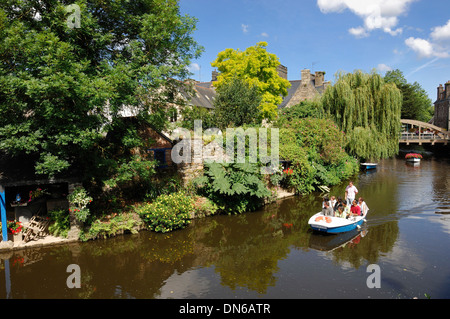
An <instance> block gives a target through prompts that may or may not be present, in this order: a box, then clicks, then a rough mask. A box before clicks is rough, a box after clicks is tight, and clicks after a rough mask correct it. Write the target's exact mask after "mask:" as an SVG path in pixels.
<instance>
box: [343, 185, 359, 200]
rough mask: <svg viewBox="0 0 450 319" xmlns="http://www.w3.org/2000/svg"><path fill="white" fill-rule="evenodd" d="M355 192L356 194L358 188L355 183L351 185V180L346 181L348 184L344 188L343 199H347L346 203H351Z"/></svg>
mask: <svg viewBox="0 0 450 319" xmlns="http://www.w3.org/2000/svg"><path fill="white" fill-rule="evenodd" d="M356 194H358V189H357V188H356V186H355V185H353V182H352V181H350V182H349V183H348V186H347V187H346V188H345V199H346V200H347V204H348V205H351V204H352V203H353V200H354V199H355V197H356Z"/></svg>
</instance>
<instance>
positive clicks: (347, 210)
mask: <svg viewBox="0 0 450 319" xmlns="http://www.w3.org/2000/svg"><path fill="white" fill-rule="evenodd" d="M342 207H343V211H344V214H345V218H347V217H348V216H350V205H347V201H345V200H344V201H342Z"/></svg>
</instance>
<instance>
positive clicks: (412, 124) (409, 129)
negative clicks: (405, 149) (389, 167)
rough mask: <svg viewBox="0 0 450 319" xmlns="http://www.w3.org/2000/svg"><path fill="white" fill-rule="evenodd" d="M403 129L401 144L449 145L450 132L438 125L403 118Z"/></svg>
mask: <svg viewBox="0 0 450 319" xmlns="http://www.w3.org/2000/svg"><path fill="white" fill-rule="evenodd" d="M401 122H402V128H403V131H402V133H401V134H400V139H399V143H400V144H402V143H403V144H406V145H409V144H419V145H422V144H427V143H428V144H431V145H434V144H436V143H442V144H444V145H448V143H449V142H450V132H449V131H447V130H445V129H443V128H442V127H437V126H436V125H433V124H430V123H425V122H421V121H416V120H401Z"/></svg>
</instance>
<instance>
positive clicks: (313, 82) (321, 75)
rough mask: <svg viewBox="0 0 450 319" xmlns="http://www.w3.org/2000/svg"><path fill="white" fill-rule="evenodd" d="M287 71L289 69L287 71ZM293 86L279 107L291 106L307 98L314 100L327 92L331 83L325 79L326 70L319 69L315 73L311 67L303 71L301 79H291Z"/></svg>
mask: <svg viewBox="0 0 450 319" xmlns="http://www.w3.org/2000/svg"><path fill="white" fill-rule="evenodd" d="M286 73H287V71H286ZM289 82H290V83H291V87H290V88H289V89H288V95H287V96H286V97H285V98H284V99H283V102H282V103H281V104H280V105H279V106H278V108H284V107H291V106H293V105H296V104H299V103H300V102H302V101H305V100H312V99H314V98H315V97H317V96H320V95H322V94H323V92H325V89H326V88H327V87H328V86H329V85H330V82H329V81H325V72H323V71H317V72H315V73H314V74H312V73H311V71H310V70H309V69H303V70H302V71H301V79H300V80H293V81H289Z"/></svg>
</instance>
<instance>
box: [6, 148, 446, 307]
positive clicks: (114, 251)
mask: <svg viewBox="0 0 450 319" xmlns="http://www.w3.org/2000/svg"><path fill="white" fill-rule="evenodd" d="M449 171H450V160H448V159H438V158H433V157H430V158H426V159H424V160H422V162H421V163H420V165H419V166H417V167H414V166H412V165H409V164H406V163H405V161H404V160H402V159H389V160H384V161H381V162H380V164H379V167H378V169H377V170H376V171H373V172H361V173H360V174H358V176H355V178H354V179H353V181H354V184H355V185H356V186H357V188H358V189H359V195H361V196H363V197H364V199H365V201H366V202H367V204H368V206H369V208H370V211H369V214H368V216H367V223H366V225H365V227H364V228H363V231H362V232H360V233H350V234H345V235H337V236H323V235H319V234H315V233H313V232H311V230H310V229H309V227H308V224H307V222H308V219H309V217H310V216H311V215H312V214H314V213H316V212H317V211H319V210H320V208H321V197H320V194H318V193H315V194H311V195H309V196H298V197H292V198H288V199H284V200H280V201H278V202H276V203H273V204H271V205H268V206H266V207H264V209H262V210H261V211H258V212H254V213H247V214H242V215H239V216H213V217H208V218H205V219H200V220H196V221H195V222H193V223H192V224H191V225H190V226H189V227H188V228H186V229H183V230H179V231H175V232H173V233H170V234H156V233H151V232H147V231H143V232H140V233H139V234H136V235H131V234H130V235H124V236H120V237H116V238H111V239H106V240H97V241H91V242H86V243H73V244H68V245H62V246H53V247H47V248H34V249H27V250H22V251H20V250H19V251H14V252H12V253H9V254H6V255H5V254H3V255H2V256H1V257H2V258H3V260H2V263H1V270H0V298H3V299H5V298H14V299H31V298H33V299H34V298H44V299H47V298H58V299H60V298H62V299H65V298H70V299H78V298H91V299H97V298H106V299H111V298H113V299H119V298H138V299H144V298H145V299H162V298H195V299H196V298H199V299H200V298H201V299H209V298H231V299H234V298H272V299H307V298H345V299H358V298H363V299H365V298H374V299H375V298H383V299H384V298H388V299H409V298H419V299H423V298H435V299H440V298H450V267H449V265H450V174H449ZM346 185H347V181H346V182H343V183H342V184H341V185H338V186H336V187H333V188H332V189H331V194H334V195H337V196H338V195H343V193H344V189H345V186H346ZM72 264H74V265H77V266H78V267H79V274H80V276H79V277H78V278H79V279H80V283H81V287H80V288H72V289H71V288H69V287H68V285H67V279H68V277H69V276H71V275H72V272H71V271H69V272H68V269H67V267H68V266H69V265H72ZM369 265H376V266H377V267H378V271H377V272H373V273H372V272H371V270H370V267H369V268H368V266H369ZM74 274H75V273H74ZM372 274H373V275H377V276H378V277H376V278H378V282H379V283H380V285H379V288H378V287H374V286H373V285H372V286H371V287H369V286H370V285H368V282H369V280H368V279H369V276H371V275H372ZM72 278H73V277H72ZM372 278H375V277H372ZM73 282H75V281H73Z"/></svg>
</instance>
